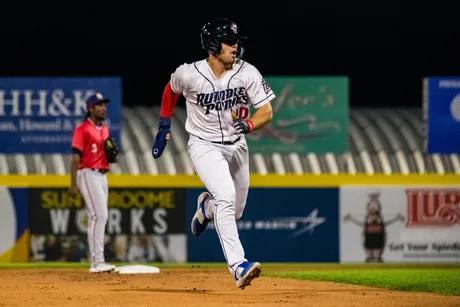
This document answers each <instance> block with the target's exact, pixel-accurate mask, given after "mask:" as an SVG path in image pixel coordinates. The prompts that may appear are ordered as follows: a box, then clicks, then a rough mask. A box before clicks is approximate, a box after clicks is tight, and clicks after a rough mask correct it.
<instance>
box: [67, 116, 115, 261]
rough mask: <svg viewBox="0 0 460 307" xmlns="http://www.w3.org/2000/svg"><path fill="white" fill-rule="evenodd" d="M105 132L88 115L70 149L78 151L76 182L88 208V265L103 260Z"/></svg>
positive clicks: (106, 192)
mask: <svg viewBox="0 0 460 307" xmlns="http://www.w3.org/2000/svg"><path fill="white" fill-rule="evenodd" d="M108 136H109V130H108V128H107V127H106V126H104V125H101V126H96V125H95V124H94V123H93V122H92V121H91V120H90V119H86V120H85V121H83V122H82V123H81V124H80V125H79V126H78V127H77V128H75V131H74V132H73V137H72V150H73V152H74V153H75V152H79V153H80V165H79V169H78V171H77V185H78V188H79V190H80V192H81V194H82V196H83V199H84V200H85V203H86V206H87V209H88V214H89V218H88V245H89V251H90V254H91V263H92V265H97V264H101V263H105V259H104V235H105V227H106V224H107V218H108V207H107V202H108V196H109V191H108V184H107V176H106V173H107V172H108V171H109V164H108V163H107V157H106V155H105V151H104V140H105V139H106V138H107V137H108Z"/></svg>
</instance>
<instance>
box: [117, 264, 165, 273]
mask: <svg viewBox="0 0 460 307" xmlns="http://www.w3.org/2000/svg"><path fill="white" fill-rule="evenodd" d="M114 273H118V274H157V273H160V269H159V268H157V267H154V266H150V265H125V266H121V267H117V268H116V269H115V270H114Z"/></svg>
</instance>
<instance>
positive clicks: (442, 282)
mask: <svg viewBox="0 0 460 307" xmlns="http://www.w3.org/2000/svg"><path fill="white" fill-rule="evenodd" d="M408 267H409V268H399V269H395V268H389V269H386V268H385V269H384V268H381V269H379V268H374V269H351V270H348V269H341V270H321V271H319V270H311V271H302V272H271V273H268V275H269V276H273V277H280V278H291V279H301V280H315V281H330V282H337V283H347V284H354V285H361V286H371V287H379V288H385V289H389V290H397V291H416V292H430V293H436V294H441V295H458V296H460V269H459V268H458V266H457V268H449V269H446V268H438V269H434V268H430V269H427V268H417V269H414V268H410V266H408Z"/></svg>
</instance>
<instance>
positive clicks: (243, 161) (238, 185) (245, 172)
mask: <svg viewBox="0 0 460 307" xmlns="http://www.w3.org/2000/svg"><path fill="white" fill-rule="evenodd" d="M234 150H235V151H234V153H233V155H232V158H231V160H230V174H231V176H232V179H233V184H234V187H235V219H236V220H237V221H238V220H239V219H240V218H241V216H242V215H243V211H244V208H245V206H246V199H247V197H248V191H249V151H248V146H247V143H246V142H245V141H240V142H238V143H236V144H235V147H234ZM206 194H209V193H207V192H203V193H202V194H201V195H200V197H199V198H198V202H199V203H200V202H203V207H204V212H205V215H206V217H207V219H209V220H212V219H213V218H214V208H215V199H214V197H212V195H206Z"/></svg>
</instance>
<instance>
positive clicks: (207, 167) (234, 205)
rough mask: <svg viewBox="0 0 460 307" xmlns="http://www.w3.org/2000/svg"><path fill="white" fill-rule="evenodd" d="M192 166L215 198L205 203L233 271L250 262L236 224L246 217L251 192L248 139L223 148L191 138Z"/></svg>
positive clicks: (207, 213) (194, 137)
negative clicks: (249, 191) (248, 197)
mask: <svg viewBox="0 0 460 307" xmlns="http://www.w3.org/2000/svg"><path fill="white" fill-rule="evenodd" d="M188 153H189V156H190V159H191V162H192V165H193V167H194V169H195V171H196V173H197V175H198V176H199V177H200V179H201V181H202V182H203V184H204V185H205V187H206V189H207V190H208V192H209V193H210V194H211V195H212V197H211V198H210V199H209V201H207V202H206V204H205V211H206V212H205V213H206V217H207V218H209V219H214V225H215V228H216V231H217V234H218V236H219V239H220V243H221V246H222V250H223V253H224V256H225V259H226V260H227V264H228V267H229V270H230V272H234V271H235V270H236V268H237V266H238V265H239V264H240V263H241V262H243V261H247V260H246V258H245V255H244V249H243V246H242V244H241V242H240V239H239V235H238V229H237V226H236V221H237V220H239V219H240V218H241V216H242V215H243V211H244V207H245V206H246V198H247V196H248V190H249V157H248V146H247V143H246V139H245V138H244V136H242V137H241V139H240V140H239V141H237V142H236V143H234V144H232V145H221V144H216V143H211V142H209V141H204V140H201V139H200V138H198V137H196V136H193V135H192V136H190V139H189V141H188Z"/></svg>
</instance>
